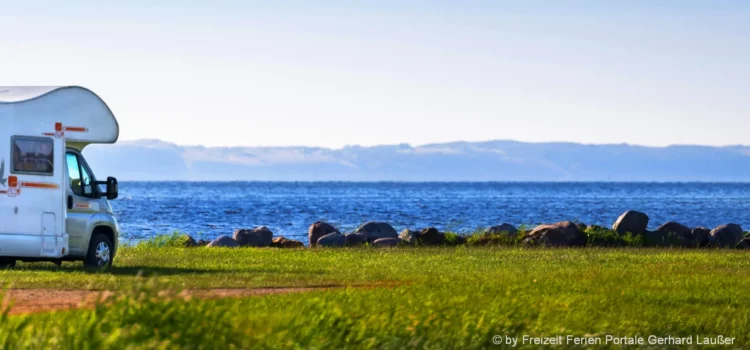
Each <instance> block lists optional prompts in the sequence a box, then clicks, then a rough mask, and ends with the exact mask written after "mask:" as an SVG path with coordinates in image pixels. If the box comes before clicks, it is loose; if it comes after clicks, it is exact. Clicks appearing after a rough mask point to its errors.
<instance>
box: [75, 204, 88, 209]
mask: <svg viewBox="0 0 750 350" xmlns="http://www.w3.org/2000/svg"><path fill="white" fill-rule="evenodd" d="M89 207H91V206H90V205H88V204H76V208H89Z"/></svg>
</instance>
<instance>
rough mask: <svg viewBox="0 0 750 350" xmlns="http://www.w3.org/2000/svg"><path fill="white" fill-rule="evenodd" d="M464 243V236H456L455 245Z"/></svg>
mask: <svg viewBox="0 0 750 350" xmlns="http://www.w3.org/2000/svg"><path fill="white" fill-rule="evenodd" d="M466 241H467V239H466V236H462V235H456V245H464V244H466Z"/></svg>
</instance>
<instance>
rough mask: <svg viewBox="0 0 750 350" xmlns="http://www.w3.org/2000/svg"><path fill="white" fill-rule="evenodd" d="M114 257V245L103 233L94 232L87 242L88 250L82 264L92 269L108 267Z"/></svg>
mask: <svg viewBox="0 0 750 350" xmlns="http://www.w3.org/2000/svg"><path fill="white" fill-rule="evenodd" d="M114 258H115V246H114V245H113V244H112V240H110V239H109V237H107V235H105V234H101V233H95V234H94V236H93V237H91V243H89V251H88V253H86V258H85V259H84V260H83V266H85V267H87V268H92V269H101V270H103V269H108V268H110V267H112V260H114Z"/></svg>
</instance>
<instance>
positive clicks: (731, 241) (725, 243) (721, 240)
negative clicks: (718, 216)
mask: <svg viewBox="0 0 750 350" xmlns="http://www.w3.org/2000/svg"><path fill="white" fill-rule="evenodd" d="M743 238H744V232H743V231H742V227H741V226H740V225H737V224H726V225H719V226H717V227H716V228H715V229H713V230H711V241H712V245H714V246H717V247H735V246H737V244H738V243H740V241H741V240H742V239H743Z"/></svg>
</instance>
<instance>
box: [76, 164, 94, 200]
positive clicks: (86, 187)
mask: <svg viewBox="0 0 750 350" xmlns="http://www.w3.org/2000/svg"><path fill="white" fill-rule="evenodd" d="M78 163H79V164H80V166H81V186H83V195H84V196H88V197H90V196H91V195H93V194H94V192H93V191H94V190H93V187H92V184H91V176H89V172H88V171H87V170H86V167H85V166H84V165H83V163H82V162H78Z"/></svg>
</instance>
